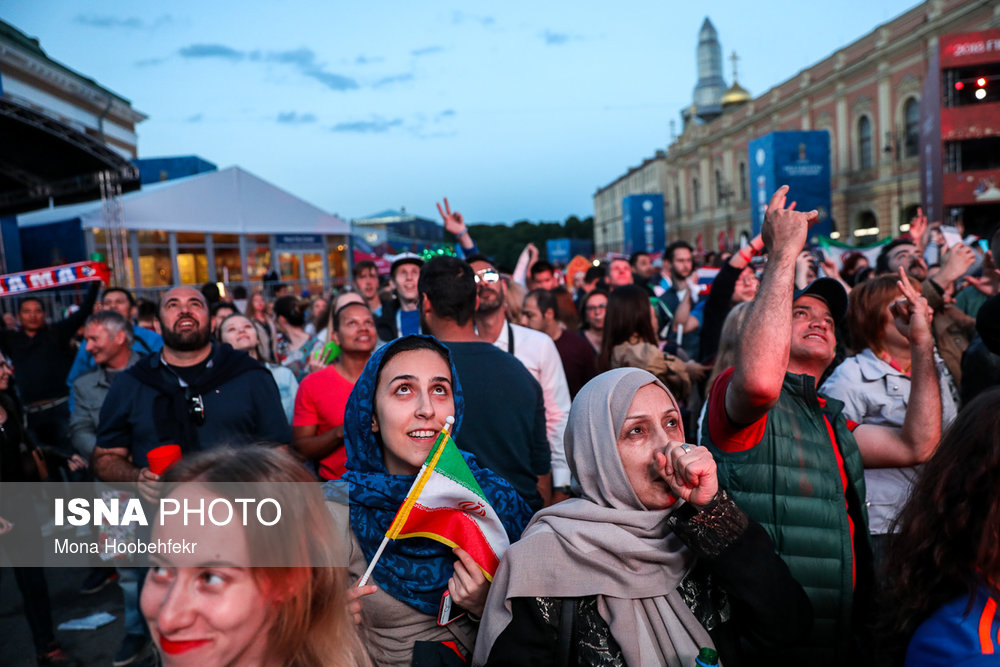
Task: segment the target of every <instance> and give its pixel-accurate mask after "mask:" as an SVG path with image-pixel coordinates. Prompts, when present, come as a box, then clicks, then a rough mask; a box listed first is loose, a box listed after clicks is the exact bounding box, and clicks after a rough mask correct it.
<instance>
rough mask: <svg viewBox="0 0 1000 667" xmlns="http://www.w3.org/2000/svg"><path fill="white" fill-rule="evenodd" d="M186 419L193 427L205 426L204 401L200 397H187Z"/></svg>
mask: <svg viewBox="0 0 1000 667" xmlns="http://www.w3.org/2000/svg"><path fill="white" fill-rule="evenodd" d="M187 401H188V417H190V419H191V423H192V424H194V425H195V426H204V425H205V401H203V400H202V398H201V396H188V399H187Z"/></svg>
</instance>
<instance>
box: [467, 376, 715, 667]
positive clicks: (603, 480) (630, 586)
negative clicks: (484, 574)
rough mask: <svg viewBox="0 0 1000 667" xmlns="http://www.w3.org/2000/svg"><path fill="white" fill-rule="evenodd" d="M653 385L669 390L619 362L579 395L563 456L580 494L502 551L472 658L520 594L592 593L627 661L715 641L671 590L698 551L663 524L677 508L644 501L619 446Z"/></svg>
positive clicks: (479, 659)
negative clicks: (641, 396)
mask: <svg viewBox="0 0 1000 667" xmlns="http://www.w3.org/2000/svg"><path fill="white" fill-rule="evenodd" d="M649 384H655V385H657V386H659V387H661V388H662V389H663V390H664V391H667V388H666V387H665V386H664V385H663V383H661V382H660V381H659V380H657V379H656V377H655V376H653V375H652V374H650V373H648V372H646V371H644V370H641V369H638V368H619V369H615V370H612V371H608V372H607V373H603V374H602V375H599V376H597V377H596V378H594V379H593V380H591V381H590V382H588V383H587V385H586V386H584V388H583V389H581V390H580V393H579V394H577V396H576V399H575V400H574V401H573V407H572V409H571V410H570V413H569V428H567V429H566V457H567V459H568V460H569V465H570V468H571V469H572V470H573V473H574V475H575V476H576V478H577V479H578V480H579V481H580V485H581V487H582V488H583V497H582V498H578V499H574V500H567V501H565V502H561V503H558V504H556V505H553V506H552V507H549V508H546V509H544V510H542V511H541V512H539V513H538V514H536V515H535V518H534V519H533V520H532V522H531V523H530V524H528V527H527V528H526V529H525V531H524V534H523V535H522V536H521V539H520V540H519V541H518V542H516V543H515V544H514V545H512V546H511V548H510V549H509V550H508V551H507V553H506V555H505V556H504V558H503V561H501V563H500V568H499V570H498V571H497V573H496V576H495V577H494V579H493V585H492V586H491V587H490V594H489V598H488V599H487V601H486V611H485V614H484V616H483V621H482V624H481V625H480V629H479V638H478V640H477V642H476V652H475V655H474V658H473V664H475V665H481V664H484V663H485V662H486V660H487V659H488V657H489V654H490V651H491V650H492V648H493V643H494V642H495V641H496V638H497V637H498V636H499V635H500V633H501V632H503V630H504V628H506V627H507V625H508V624H509V623H510V621H511V618H512V616H511V604H510V600H511V598H517V597H556V598H562V597H584V596H592V595H596V596H597V609H598V612H599V613H600V615H601V618H603V619H604V620H605V621H606V622H607V624H608V626H609V627H610V629H611V635H612V636H613V637H614V638H615V641H617V642H618V644H619V646H621V649H622V654H623V655H624V657H625V660H626V662H627V663H628V664H629V665H653V664H659V665H670V666H671V667H674V666H676V667H681V666H686V665H691V664H694V659H695V657H696V656H697V655H698V649H699V647H702V646H712V645H713V644H712V640H711V639H710V638H709V636H708V632H707V631H706V630H705V629H704V628H703V627H702V626H701V624H700V623H699V622H698V621H697V619H696V618H695V617H694V615H693V614H692V613H691V611H690V609H688V607H687V605H686V604H685V603H684V601H683V600H682V599H681V596H680V594H679V593H678V592H677V585H678V584H679V583H680V582H681V580H682V579H683V578H684V576H685V575H686V574H687V573H688V571H689V570H690V568H691V566H692V564H693V561H694V556H693V555H692V554H691V552H690V551H688V549H687V548H686V547H685V546H684V545H683V543H681V541H680V539H679V538H678V537H677V536H676V535H674V534H673V532H671V530H670V529H669V528H668V527H667V524H666V518H667V516H669V514H670V512H671V511H673V510H672V508H671V509H667V510H647V509H646V508H645V507H644V506H643V505H642V503H641V502H640V501H639V498H638V497H637V496H636V494H635V491H633V489H632V485H631V484H630V483H629V481H628V477H627V476H626V474H625V469H624V468H623V467H622V463H621V457H620V456H619V454H618V447H617V444H616V443H617V440H618V434H619V433H620V431H621V428H622V425H623V424H624V422H625V417H626V416H627V414H628V409H629V406H631V404H632V399H633V398H634V397H635V394H636V392H638V391H639V389H641V388H642V387H644V386H646V385H649ZM667 394H668V395H670V394H669V392H667ZM671 400H673V398H672V397H671Z"/></svg>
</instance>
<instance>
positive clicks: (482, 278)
mask: <svg viewBox="0 0 1000 667" xmlns="http://www.w3.org/2000/svg"><path fill="white" fill-rule="evenodd" d="M499 280H500V274H499V273H497V270H496V269H483V270H481V271H476V284H477V285H480V284H482V283H487V284H489V285H492V284H494V283H496V282H497V281H499Z"/></svg>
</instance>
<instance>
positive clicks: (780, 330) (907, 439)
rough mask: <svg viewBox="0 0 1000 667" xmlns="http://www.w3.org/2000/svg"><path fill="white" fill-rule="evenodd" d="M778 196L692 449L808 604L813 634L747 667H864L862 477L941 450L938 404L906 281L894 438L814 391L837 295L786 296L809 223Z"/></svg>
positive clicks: (867, 552) (829, 342) (921, 307)
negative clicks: (904, 382) (761, 530)
mask: <svg viewBox="0 0 1000 667" xmlns="http://www.w3.org/2000/svg"><path fill="white" fill-rule="evenodd" d="M787 191H788V188H787V187H782V188H780V189H779V190H778V191H777V192H776V193H775V195H774V197H772V199H771V203H770V205H769V206H768V210H767V214H766V216H765V219H764V226H763V233H762V236H763V238H764V242H765V245H766V246H767V249H768V251H769V253H768V262H767V267H766V269H765V272H764V277H763V279H762V281H761V287H760V291H759V292H758V294H757V297H756V299H754V301H753V302H752V305H751V306H750V308H751V310H750V313H749V314H748V316H747V321H746V325H745V327H744V329H743V331H742V332H741V336H740V343H739V350H738V353H737V359H736V363H735V367H734V368H732V369H729V370H726V371H725V372H724V373H723V374H722V375H720V376H719V378H718V380H717V381H716V382H715V384H714V385H713V387H712V390H711V393H710V395H709V398H708V413H707V418H705V419H704V420H703V422H702V425H701V430H700V433H699V436H700V442H701V444H702V445H705V446H707V447H708V448H709V449H710V450H711V451H712V454H713V455H714V456H715V458H716V461H717V463H718V470H719V481H720V485H721V486H722V487H724V488H725V489H726V490H727V491H728V492H729V494H730V495H731V496H732V497H733V498H734V499H735V500H736V502H737V503H738V504H739V505H740V507H742V508H743V509H744V510H745V511H746V512H747V513H748V514H749V515H750V516H751V517H752V518H754V519H755V520H756V521H758V522H759V523H761V524H762V525H763V526H764V527H765V529H767V531H768V533H769V535H770V536H771V539H772V541H773V542H774V545H775V548H776V550H777V551H778V553H779V554H780V555H781V556H782V558H784V559H785V562H786V563H787V564H788V566H789V569H790V570H791V572H792V575H793V576H794V577H795V578H796V579H797V580H798V581H799V583H801V584H802V586H803V588H805V590H806V592H807V594H808V595H809V598H810V601H811V602H812V605H813V612H814V617H815V621H814V623H813V628H812V630H811V631H810V634H809V635H808V636H807V637H806V639H805V640H803V642H802V643H801V644H800V645H798V646H795V647H792V648H790V649H785V650H783V651H782V652H781V653H780V654H777V653H776V654H774V655H766V656H758V657H757V659H758V660H761V661H763V660H767V661H769V662H773V663H774V664H779V663H780V664H784V663H785V662H786V661H788V660H794V659H802V658H807V659H808V661H809V664H813V665H844V664H850V663H851V662H855V661H857V662H860V663H862V664H864V663H865V660H866V656H867V647H866V639H865V638H866V636H867V632H866V625H867V620H868V616H869V612H871V610H872V604H871V594H872V588H873V578H874V572H873V568H872V556H871V547H870V544H869V540H868V515H867V511H866V509H865V485H864V467H866V466H867V467H886V466H900V465H915V464H917V463H921V462H923V461H925V460H927V459H928V458H929V457H930V456H931V454H932V453H933V452H934V449H935V448H936V447H937V443H938V440H939V438H940V433H941V403H940V394H939V389H938V381H937V375H936V373H935V368H934V356H933V344H934V341H933V335H932V332H931V324H930V319H931V317H930V308H929V307H928V306H927V302H926V300H924V299H923V298H922V297H921V296H920V295H919V294H918V293H917V292H916V291H915V290H913V289H912V288H911V287H910V284H909V282H906V283H905V284H904V285H903V287H902V288H901V289H902V290H903V293H904V295H905V297H904V298H903V299H900V300H899V301H897V302H896V303H894V304H893V306H892V309H893V316H894V318H895V323H896V326H897V328H899V329H900V332H901V333H902V334H903V335H905V336H906V337H907V338H908V339H909V341H910V345H911V349H912V354H913V366H912V369H911V380H912V385H911V394H910V403H909V405H908V407H907V412H906V419H905V421H904V423H903V427H902V428H901V429H893V428H888V427H884V426H875V425H867V424H866V425H861V426H859V425H857V424H855V423H853V422H850V421H848V420H847V419H846V418H845V417H844V416H843V414H842V412H841V410H842V408H843V404H842V403H841V402H840V401H837V400H835V399H832V398H828V399H827V398H824V397H822V396H820V395H819V394H818V393H817V391H816V388H817V386H818V384H819V379H820V378H821V377H822V375H823V373H824V372H825V371H826V369H827V366H829V365H830V363H831V362H832V361H833V358H834V353H835V345H836V335H835V330H834V327H835V324H836V322H837V321H839V320H840V319H841V318H843V317H844V314H845V313H846V311H847V294H846V292H845V291H844V288H843V287H842V286H841V284H840V283H839V282H837V281H836V280H833V279H832V278H819V279H817V280H815V281H813V282H812V283H810V284H809V285H808V286H807V287H805V288H804V289H802V290H799V291H797V292H796V291H795V289H794V279H795V258H796V256H797V255H798V253H799V252H800V251H801V249H802V248H803V246H804V245H805V242H806V235H807V232H808V227H809V224H810V223H811V222H813V221H814V220H815V219H816V216H817V213H816V211H811V212H809V213H802V212H798V211H795V210H794V205H793V206H792V207H788V208H786V207H785V195H786V193H787Z"/></svg>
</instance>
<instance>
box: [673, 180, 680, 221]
mask: <svg viewBox="0 0 1000 667" xmlns="http://www.w3.org/2000/svg"><path fill="white" fill-rule="evenodd" d="M674 213H675V214H676V217H678V218H679V217H681V186H679V185H674Z"/></svg>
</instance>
